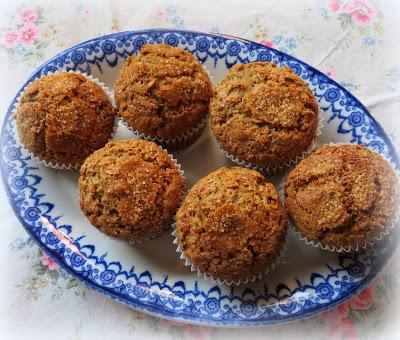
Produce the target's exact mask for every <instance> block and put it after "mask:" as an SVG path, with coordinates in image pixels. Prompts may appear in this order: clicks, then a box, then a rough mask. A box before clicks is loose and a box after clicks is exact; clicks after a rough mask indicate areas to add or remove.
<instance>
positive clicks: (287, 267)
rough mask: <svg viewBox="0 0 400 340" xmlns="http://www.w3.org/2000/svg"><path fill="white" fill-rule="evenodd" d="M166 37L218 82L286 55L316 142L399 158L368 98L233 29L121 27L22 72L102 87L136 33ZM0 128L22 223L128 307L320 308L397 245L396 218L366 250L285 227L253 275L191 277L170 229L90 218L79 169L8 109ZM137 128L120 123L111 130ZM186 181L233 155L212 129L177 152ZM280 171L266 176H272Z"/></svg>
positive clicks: (9, 188)
mask: <svg viewBox="0 0 400 340" xmlns="http://www.w3.org/2000/svg"><path fill="white" fill-rule="evenodd" d="M162 42H164V43H167V44H170V45H173V46H179V47H181V48H184V49H186V50H188V51H189V52H191V53H192V54H193V55H194V56H195V57H196V58H197V59H198V60H200V61H201V62H202V63H203V65H204V66H205V67H206V68H207V70H208V71H209V73H210V74H211V76H212V78H213V82H214V83H215V82H217V81H218V80H219V79H221V78H222V77H223V76H224V75H225V74H226V72H227V70H228V69H229V68H230V67H231V66H232V65H234V64H236V63H247V62H251V61H257V60H259V61H271V62H274V63H276V64H278V65H280V66H283V65H287V66H289V67H290V68H291V69H292V70H293V71H294V72H296V73H297V74H298V75H299V76H300V77H301V78H303V79H304V80H305V81H306V82H307V83H308V85H309V86H310V88H311V89H312V91H313V92H314V95H315V96H316V98H317V100H318V103H319V106H320V112H321V114H322V116H323V119H324V122H323V123H324V127H323V129H322V135H321V136H320V139H319V142H318V144H324V143H330V142H333V143H336V142H350V143H363V144H365V145H367V146H368V147H369V148H371V149H374V150H376V151H378V152H379V153H381V154H382V155H384V156H385V157H387V158H388V159H390V160H391V162H392V163H393V164H395V165H396V167H397V169H399V160H398V156H397V154H396V151H395V150H394V148H393V146H392V144H391V142H390V140H389V139H388V137H387V135H386V134H385V132H384V131H383V129H382V128H381V126H380V125H379V124H378V123H377V122H376V121H375V119H374V118H373V117H372V116H371V115H370V114H369V112H368V111H367V109H366V108H365V107H364V106H363V105H362V104H361V103H360V102H359V101H358V100H357V99H356V98H355V97H354V96H353V95H351V94H350V93H349V92H348V91H347V90H345V89H344V88H343V87H341V86H340V85H339V84H337V83H336V82H335V81H333V80H331V79H330V78H329V77H327V76H326V75H324V74H323V73H321V72H319V71H318V70H316V69H314V68H313V67H311V66H309V65H307V64H306V63H304V62H302V61H300V60H298V59H296V58H293V57H291V56H289V55H287V54H285V53H282V52H279V51H277V50H274V49H272V48H269V47H266V46H264V45H260V44H257V43H254V42H251V41H247V40H244V39H240V38H235V37H232V36H225V35H216V34H206V33H200V32H190V31H178V30H162V29H152V30H143V31H132V32H121V33H115V34H111V35H107V36H104V37H99V38H96V39H92V40H89V41H86V42H83V43H81V44H78V45H76V46H74V47H72V48H69V49H67V50H65V51H63V52H61V53H59V54H58V55H56V56H55V57H53V58H51V59H50V60H48V61H47V62H46V63H44V64H43V65H42V66H41V67H39V68H38V69H37V70H36V71H35V72H34V73H33V74H32V75H31V76H30V77H29V78H28V79H27V81H26V83H28V82H30V81H32V80H34V79H36V78H38V77H39V76H41V75H43V74H47V73H50V72H54V71H58V70H78V71H81V72H86V73H88V74H91V75H93V76H94V77H97V78H98V79H99V80H100V81H102V82H104V83H105V85H106V86H108V87H109V88H110V89H112V88H113V85H114V82H115V80H116V77H117V75H118V71H119V69H120V67H121V64H122V62H123V60H124V59H125V58H126V57H127V56H129V55H134V54H136V53H137V52H138V50H139V49H140V47H141V46H142V45H143V44H145V43H162ZM26 83H25V84H24V85H23V86H22V87H21V90H20V91H19V92H18V93H17V94H16V96H15V98H14V100H13V101H12V103H11V105H10V108H9V110H8V112H7V113H6V116H5V120H4V122H3V127H2V132H1V170H2V178H3V182H4V185H5V188H6V192H7V194H8V198H9V202H10V204H11V206H12V208H13V210H14V212H15V215H16V216H17V217H18V219H19V221H20V222H21V224H22V225H23V226H24V228H25V229H26V231H27V232H28V233H29V234H30V235H31V237H32V238H33V239H34V240H35V241H36V242H37V243H38V245H39V246H40V247H41V248H42V249H43V251H45V252H46V253H47V254H48V255H49V256H51V258H53V259H54V260H55V261H56V262H57V263H58V264H59V265H60V266H61V267H62V268H64V269H65V270H67V271H68V272H69V273H71V274H72V275H73V276H75V277H76V278H78V279H79V280H80V281H82V282H83V283H85V284H86V285H88V286H89V287H91V288H94V289H96V290H98V291H100V292H102V293H103V294H105V295H107V296H109V297H112V298H114V299H116V300H118V301H120V302H122V303H124V304H126V305H128V306H130V307H132V308H134V309H137V310H140V311H143V312H145V313H148V314H152V315H156V316H160V317H164V318H168V319H174V320H177V321H183V322H189V323H196V324H206V325H212V326H261V325H269V324H275V323H282V322H288V321H293V320H298V319H302V318H305V317H309V316H312V315H316V314H318V313H321V312H323V311H326V310H328V309H330V308H332V307H334V306H336V305H338V304H340V303H342V302H344V301H346V300H347V299H349V298H350V297H351V296H353V295H354V294H356V293H357V292H359V291H361V290H362V289H363V288H364V287H366V285H368V284H369V283H370V281H371V280H372V279H373V278H374V277H375V276H376V275H377V274H378V273H379V272H380V271H381V270H382V268H383V267H384V266H385V264H386V263H387V262H388V261H389V259H390V258H391V257H392V255H393V253H394V252H395V250H396V248H397V244H398V239H399V232H398V231H397V230H398V229H399V228H396V229H394V231H393V232H392V233H391V235H389V237H387V239H386V241H385V242H380V243H378V244H376V246H374V248H373V249H370V250H369V251H367V252H364V253H361V254H357V255H337V254H332V253H328V252H325V251H321V250H318V249H314V248H311V247H308V246H307V245H305V244H304V243H303V242H302V241H301V240H299V239H298V238H297V237H296V236H295V234H294V233H293V232H292V231H290V230H289V233H288V242H287V244H288V250H287V252H286V255H285V258H284V261H283V263H282V264H280V265H279V266H278V267H277V268H276V269H275V270H274V271H273V272H272V273H270V274H269V275H268V276H267V277H264V278H263V279H262V280H259V281H256V282H255V283H251V284H247V285H240V286H234V287H228V286H223V285H221V286H219V285H217V284H216V283H213V282H211V281H207V280H205V279H204V278H202V277H198V276H197V275H196V273H195V272H191V271H190V270H189V269H188V268H187V267H185V266H184V264H183V263H182V262H181V261H180V260H179V256H178V254H177V253H176V249H175V247H176V246H175V245H174V244H173V243H172V242H173V237H172V236H171V235H170V234H169V233H166V234H164V235H162V236H161V237H159V238H157V239H155V240H152V241H148V242H144V243H141V244H138V245H129V244H127V243H123V242H119V241H117V240H114V239H111V238H108V237H107V236H105V235H103V234H101V233H100V232H99V231H98V230H97V229H95V228H93V227H92V226H90V224H89V223H88V222H87V221H86V220H85V219H84V217H83V215H82V214H81V212H80V209H79V204H78V198H77V197H78V189H77V179H78V173H77V172H68V171H56V170H53V169H49V168H45V167H42V166H40V165H38V164H37V163H35V162H34V161H33V160H31V159H30V157H29V156H27V155H25V154H24V152H23V150H22V149H21V147H20V144H19V141H18V138H17V136H16V134H15V131H14V128H15V127H14V122H13V119H12V112H13V110H14V108H15V104H16V100H17V98H18V96H19V95H20V92H21V91H22V89H23V88H24V86H25V85H26ZM129 137H131V138H132V137H134V136H133V135H132V134H131V133H130V132H129V131H128V130H127V129H126V128H125V127H123V126H122V125H120V126H119V128H118V131H117V135H116V137H115V138H117V139H120V138H129ZM174 156H175V157H176V158H177V159H178V161H179V162H180V163H181V164H182V167H183V170H184V171H185V176H186V181H187V185H188V187H190V186H191V185H193V183H195V182H196V181H197V180H198V179H199V178H200V177H202V176H204V175H206V174H207V173H208V172H210V171H212V170H215V169H217V168H218V167H220V166H230V165H232V163H229V161H227V160H226V159H225V157H224V155H223V154H222V152H221V151H220V150H219V149H218V147H217V145H216V142H215V140H214V138H213V137H212V135H211V133H210V131H209V130H208V129H206V130H205V131H204V133H203V135H202V136H201V137H200V139H199V140H198V141H197V142H196V143H195V144H194V145H192V146H190V147H189V148H187V149H185V150H183V151H180V152H177V153H174ZM281 178H282V177H279V176H272V177H270V178H269V179H270V180H271V181H273V182H274V183H276V184H278V183H279V181H280V180H281Z"/></svg>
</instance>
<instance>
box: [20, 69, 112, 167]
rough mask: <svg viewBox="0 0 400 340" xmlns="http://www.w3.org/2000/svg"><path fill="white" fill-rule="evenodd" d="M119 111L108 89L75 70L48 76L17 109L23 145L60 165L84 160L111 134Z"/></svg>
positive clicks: (26, 94) (34, 85)
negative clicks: (106, 91)
mask: <svg viewBox="0 0 400 340" xmlns="http://www.w3.org/2000/svg"><path fill="white" fill-rule="evenodd" d="M114 118H115V112H114V110H113V107H112V104H111V102H110V100H109V99H108V97H107V95H106V93H105V92H104V91H103V89H102V88H101V87H100V86H99V85H97V84H96V83H94V82H92V81H90V80H88V79H87V78H86V77H84V76H83V75H80V74H75V73H66V72H65V73H59V74H54V75H48V76H45V77H42V78H40V79H38V80H36V81H34V82H33V83H31V84H30V85H29V86H28V88H27V89H26V91H25V92H24V94H23V96H22V98H21V100H20V103H19V106H18V108H17V112H16V122H17V129H18V135H19V139H20V141H21V143H22V144H23V145H24V147H25V148H26V149H28V150H29V151H30V152H32V153H33V154H34V155H35V156H37V157H39V158H40V159H43V160H45V161H47V162H53V163H56V164H76V163H79V164H81V163H82V162H83V160H84V159H85V158H86V157H87V156H89V155H90V154H91V153H92V152H93V151H95V150H97V149H99V148H101V147H103V146H104V145H105V144H106V143H107V141H108V140H109V139H110V137H111V133H112V130H113V126H114Z"/></svg>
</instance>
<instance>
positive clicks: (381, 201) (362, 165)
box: [285, 144, 399, 247]
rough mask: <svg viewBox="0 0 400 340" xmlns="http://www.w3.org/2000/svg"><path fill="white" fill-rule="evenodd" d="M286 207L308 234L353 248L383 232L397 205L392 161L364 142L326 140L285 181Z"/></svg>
mask: <svg viewBox="0 0 400 340" xmlns="http://www.w3.org/2000/svg"><path fill="white" fill-rule="evenodd" d="M285 197H286V202H285V204H286V208H287V210H288V213H289V215H290V217H291V218H292V220H293V222H294V223H295V225H296V227H297V228H298V230H299V231H300V232H301V233H302V234H303V235H304V236H306V237H308V238H309V239H312V240H315V241H320V242H321V243H322V244H324V245H329V246H335V247H341V246H343V247H348V246H351V247H355V246H356V245H357V244H359V243H360V242H363V241H365V240H367V239H368V237H369V236H370V235H371V234H369V235H368V233H370V232H375V231H382V230H383V229H384V228H385V226H386V225H387V224H388V223H390V222H391V219H392V218H393V217H394V215H395V213H396V211H397V209H398V198H399V184H398V181H397V178H396V174H395V173H394V171H393V169H392V168H391V166H390V164H389V163H388V162H387V161H386V160H385V159H383V158H382V157H381V156H379V155H378V154H376V153H374V152H372V151H370V150H369V149H367V148H366V147H365V146H363V145H350V144H346V145H339V146H330V145H326V146H323V147H321V148H320V149H318V150H317V151H316V152H314V153H313V154H312V155H311V156H309V157H307V158H306V159H304V160H302V161H301V162H300V163H299V164H298V165H297V166H296V167H295V168H294V169H293V170H292V171H291V172H290V174H289V176H288V179H287V182H286V185H285Z"/></svg>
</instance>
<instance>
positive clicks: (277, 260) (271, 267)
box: [171, 221, 288, 286]
mask: <svg viewBox="0 0 400 340" xmlns="http://www.w3.org/2000/svg"><path fill="white" fill-rule="evenodd" d="M172 227H173V229H174V230H173V231H172V233H171V235H172V236H173V237H175V239H174V241H173V243H174V244H175V245H176V246H177V248H176V252H177V253H179V254H180V255H179V258H180V259H181V260H182V261H183V262H184V264H185V266H186V267H190V270H191V271H192V272H197V276H198V277H202V278H204V279H205V280H209V281H211V282H212V283H213V284H215V283H217V284H219V285H227V286H233V285H234V286H238V285H241V284H247V283H250V282H254V281H256V280H259V279H261V278H262V277H263V276H264V275H267V274H268V273H270V272H271V271H273V270H274V269H275V268H276V267H277V266H278V265H279V264H280V263H283V262H284V257H285V255H286V252H287V243H288V241H287V234H285V241H284V242H283V245H282V248H281V250H280V253H279V255H278V256H277V257H276V258H275V260H274V261H273V262H271V263H270V264H269V265H268V267H267V268H266V269H265V270H264V271H263V272H261V273H259V274H257V275H253V276H252V277H249V278H246V279H245V280H221V279H219V278H215V277H212V276H210V275H207V274H206V273H203V272H201V271H200V269H199V268H197V267H196V265H195V264H194V263H193V262H192V261H190V260H189V259H188V258H187V257H186V255H185V253H184V251H183V249H182V248H181V246H180V244H179V238H178V236H177V234H176V221H175V222H174V223H173V224H172Z"/></svg>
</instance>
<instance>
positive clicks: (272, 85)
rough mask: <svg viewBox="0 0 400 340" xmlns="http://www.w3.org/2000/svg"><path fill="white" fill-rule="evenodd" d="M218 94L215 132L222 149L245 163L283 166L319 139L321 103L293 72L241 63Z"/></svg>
mask: <svg viewBox="0 0 400 340" xmlns="http://www.w3.org/2000/svg"><path fill="white" fill-rule="evenodd" d="M214 91H215V95H214V97H213V98H212V100H211V102H210V123H211V128H212V130H213V132H214V135H215V137H216V139H217V140H218V143H219V144H220V145H221V147H222V148H223V149H224V150H225V151H227V152H228V153H230V154H232V155H234V156H236V157H237V158H239V159H240V160H242V161H246V162H249V163H253V164H258V165H262V166H281V165H283V164H284V163H285V162H288V161H289V160H292V159H295V158H296V157H297V156H301V155H302V153H303V152H304V151H305V150H307V148H308V147H309V146H310V145H311V143H312V142H313V141H314V140H315V138H316V129H317V125H318V105H317V102H316V100H315V98H314V96H313V94H312V92H311V90H310V89H309V87H308V86H307V84H306V83H305V82H304V81H303V80H302V79H301V78H300V77H298V76H297V75H296V74H295V73H294V72H293V71H292V70H291V69H290V68H289V67H277V66H276V65H275V64H272V63H269V62H252V63H248V64H237V65H234V66H233V67H232V68H231V69H230V70H229V72H228V74H227V76H226V77H225V78H223V79H222V80H221V81H220V82H219V83H218V84H217V85H216V87H215V89H214Z"/></svg>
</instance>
